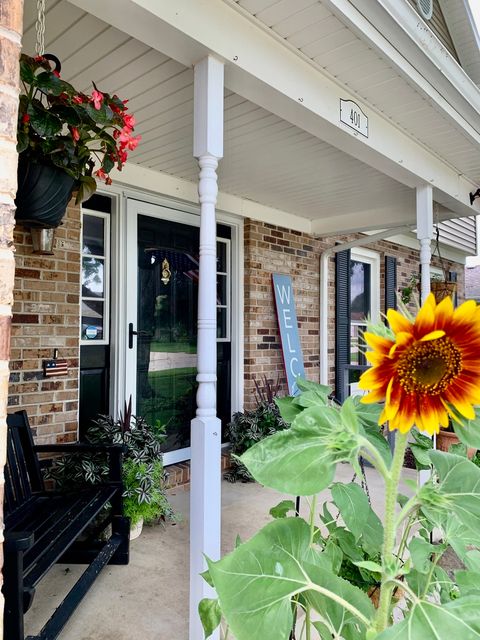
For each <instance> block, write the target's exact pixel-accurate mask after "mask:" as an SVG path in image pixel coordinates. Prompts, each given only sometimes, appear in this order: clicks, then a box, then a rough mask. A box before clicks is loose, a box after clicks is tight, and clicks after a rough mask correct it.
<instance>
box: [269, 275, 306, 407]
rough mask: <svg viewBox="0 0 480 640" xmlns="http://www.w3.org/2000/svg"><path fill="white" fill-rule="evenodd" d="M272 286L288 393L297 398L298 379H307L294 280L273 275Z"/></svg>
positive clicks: (284, 276)
mask: <svg viewBox="0 0 480 640" xmlns="http://www.w3.org/2000/svg"><path fill="white" fill-rule="evenodd" d="M272 285H273V292H274V295H275V306H276V310H277V319H278V326H279V329H280V339H281V341H282V352H283V362H284V365H285V373H286V374H287V383H288V392H289V393H290V394H291V395H293V396H295V395H297V394H298V393H299V389H298V387H297V378H298V376H300V377H301V378H304V377H305V370H304V367H303V353H302V347H301V346H300V336H299V334H298V323H297V314H296V311H295V300H294V298H293V287H292V279H291V277H290V276H286V275H283V274H281V273H272Z"/></svg>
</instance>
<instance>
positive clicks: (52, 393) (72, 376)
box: [9, 201, 80, 443]
mask: <svg viewBox="0 0 480 640" xmlns="http://www.w3.org/2000/svg"><path fill="white" fill-rule="evenodd" d="M72 203H73V201H72ZM14 241H15V248H16V255H15V264H16V272H15V289H14V300H15V301H14V308H13V311H14V315H13V322H12V343H11V356H10V359H11V364H10V370H11V375H10V386H9V411H16V410H18V409H25V410H26V411H27V412H28V415H29V418H30V423H31V425H32V427H33V429H34V434H35V437H36V441H37V442H38V443H52V442H69V441H73V440H76V439H77V430H78V421H77V418H78V384H79V377H78V360H79V296H80V208H79V207H76V206H74V205H73V204H71V206H69V207H68V209H67V214H66V216H65V218H64V221H63V224H62V225H61V226H60V227H58V229H57V230H56V236H55V248H54V255H53V256H41V255H34V254H32V244H31V238H30V232H29V230H28V229H26V228H24V227H22V226H20V225H17V226H16V228H15V232H14ZM54 348H58V350H59V351H58V356H59V357H60V358H66V359H67V360H68V363H69V372H68V375H66V376H59V377H53V378H48V379H46V378H44V376H43V370H42V361H43V360H45V359H50V358H52V355H53V350H54Z"/></svg>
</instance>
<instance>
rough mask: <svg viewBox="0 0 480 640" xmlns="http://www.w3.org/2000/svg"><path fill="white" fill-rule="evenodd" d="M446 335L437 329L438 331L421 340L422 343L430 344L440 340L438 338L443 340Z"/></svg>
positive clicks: (431, 332)
mask: <svg viewBox="0 0 480 640" xmlns="http://www.w3.org/2000/svg"><path fill="white" fill-rule="evenodd" d="M444 335H445V331H443V330H442V329H437V330H436V331H430V333H427V334H426V335H424V336H422V337H421V338H420V341H421V342H428V340H438V338H443V336H444Z"/></svg>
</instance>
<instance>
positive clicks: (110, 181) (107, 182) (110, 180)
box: [105, 176, 112, 184]
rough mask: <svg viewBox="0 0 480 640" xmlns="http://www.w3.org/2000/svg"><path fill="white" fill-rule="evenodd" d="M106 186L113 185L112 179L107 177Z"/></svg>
mask: <svg viewBox="0 0 480 640" xmlns="http://www.w3.org/2000/svg"><path fill="white" fill-rule="evenodd" d="M105 184H112V179H111V178H110V176H107V177H106V178H105Z"/></svg>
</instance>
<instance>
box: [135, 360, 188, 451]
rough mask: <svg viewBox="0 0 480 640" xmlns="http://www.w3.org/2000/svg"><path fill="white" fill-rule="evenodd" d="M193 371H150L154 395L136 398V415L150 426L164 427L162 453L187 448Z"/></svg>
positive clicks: (149, 378) (149, 380)
mask: <svg viewBox="0 0 480 640" xmlns="http://www.w3.org/2000/svg"><path fill="white" fill-rule="evenodd" d="M196 374H197V369H196V367H184V368H180V369H167V370H164V371H151V372H149V374H148V382H149V384H150V386H151V387H152V389H153V391H154V392H155V395H154V396H153V397H152V398H141V397H139V398H138V407H139V411H138V413H139V415H141V416H142V417H144V418H145V419H146V420H147V422H150V424H155V422H156V421H157V420H159V421H160V423H161V424H167V435H168V438H167V441H166V442H165V446H164V447H163V448H164V449H165V450H167V451H168V450H171V449H173V448H179V447H180V448H181V447H185V446H188V444H189V443H188V439H189V434H190V420H191V419H192V418H193V417H194V414H195V392H196V389H197V383H196V380H195V376H196Z"/></svg>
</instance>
